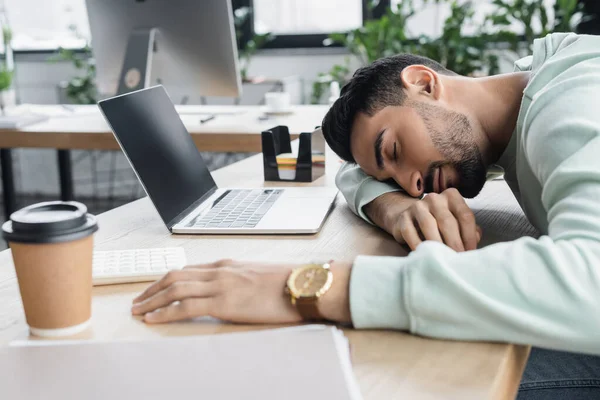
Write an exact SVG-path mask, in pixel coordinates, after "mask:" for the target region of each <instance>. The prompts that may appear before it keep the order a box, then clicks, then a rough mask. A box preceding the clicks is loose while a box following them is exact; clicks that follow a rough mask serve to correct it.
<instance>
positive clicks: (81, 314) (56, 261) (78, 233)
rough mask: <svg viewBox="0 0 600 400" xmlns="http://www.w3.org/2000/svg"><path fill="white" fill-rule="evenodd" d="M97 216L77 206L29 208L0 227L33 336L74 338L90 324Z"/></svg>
mask: <svg viewBox="0 0 600 400" xmlns="http://www.w3.org/2000/svg"><path fill="white" fill-rule="evenodd" d="M97 230H98V224H97V222H96V218H95V217H94V216H93V215H91V214H88V212H87V208H86V206H85V205H83V204H81V203H77V202H60V201H57V202H46V203H39V204H34V205H32V206H29V207H25V208H23V209H21V210H19V211H17V212H15V213H13V214H12V215H11V216H10V220H9V221H7V222H6V223H4V225H3V226H2V233H3V237H4V239H5V240H6V241H7V242H8V243H9V246H10V248H11V251H12V257H13V262H14V265H15V271H16V273H17V280H18V283H19V290H20V292H21V299H22V301H23V307H24V309H25V318H26V320H27V324H28V325H29V330H30V332H31V334H32V335H35V336H41V337H60V336H71V335H75V334H77V333H79V332H82V331H84V330H85V329H87V327H88V326H89V325H90V318H91V311H92V307H91V305H92V258H93V250H94V245H93V234H94V233H95V232H96V231H97Z"/></svg>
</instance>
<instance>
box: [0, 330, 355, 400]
mask: <svg viewBox="0 0 600 400" xmlns="http://www.w3.org/2000/svg"><path fill="white" fill-rule="evenodd" d="M0 371H2V374H0V388H2V389H1V392H2V398H6V399H23V400H30V399H44V400H58V399H60V400H75V399H77V400H79V399H86V400H100V399H102V400H104V399H111V400H118V399H128V400H130V399H144V400H165V399H177V400H191V399H194V400H196V399H236V400H237V399H261V400H269V399H278V400H279V399H287V400H306V399H313V400H316V399H351V400H359V399H361V395H360V392H359V389H358V385H357V383H356V381H355V379H354V376H353V373H352V367H351V362H350V352H349V346H348V341H347V339H346V338H345V336H344V335H343V333H342V332H341V331H340V330H338V329H336V328H332V327H325V326H315V327H312V328H306V327H304V328H300V329H297V328H284V329H275V330H267V331H255V332H244V333H231V334H222V335H210V336H192V337H171V338H162V339H151V340H143V341H138V340H122V341H111V342H108V341H106V342H103V341H23V342H16V343H13V344H12V345H10V346H8V347H4V348H0Z"/></svg>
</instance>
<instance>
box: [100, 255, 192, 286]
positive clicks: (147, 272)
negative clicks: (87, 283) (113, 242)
mask: <svg viewBox="0 0 600 400" xmlns="http://www.w3.org/2000/svg"><path fill="white" fill-rule="evenodd" d="M185 264H186V259H185V252H184V250H183V248H181V247H167V248H154V249H139V250H113V251H94V261H93V263H92V281H93V283H94V285H95V286H98V285H111V284H115V283H133V282H150V281H155V280H157V279H158V278H160V277H161V276H163V275H164V274H166V273H167V272H169V271H171V270H176V269H181V268H183V267H184V266H185Z"/></svg>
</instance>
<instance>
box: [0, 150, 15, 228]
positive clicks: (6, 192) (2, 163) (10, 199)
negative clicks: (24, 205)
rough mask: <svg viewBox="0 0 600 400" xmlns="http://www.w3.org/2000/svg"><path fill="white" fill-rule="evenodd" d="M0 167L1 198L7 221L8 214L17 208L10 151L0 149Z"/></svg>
mask: <svg viewBox="0 0 600 400" xmlns="http://www.w3.org/2000/svg"><path fill="white" fill-rule="evenodd" d="M0 167H1V168H2V197H3V200H4V215H5V217H6V219H7V220H8V218H9V217H10V214H12V213H13V212H14V211H15V209H16V208H17V199H16V194H15V177H14V173H13V163H12V150H11V149H0Z"/></svg>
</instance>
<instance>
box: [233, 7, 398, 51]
mask: <svg viewBox="0 0 600 400" xmlns="http://www.w3.org/2000/svg"><path fill="white" fill-rule="evenodd" d="M233 4H234V8H236V7H248V6H250V7H253V10H254V15H253V18H252V19H251V23H250V24H248V25H246V26H245V27H244V36H243V37H244V38H249V37H251V35H252V34H253V33H258V34H264V33H267V32H271V33H273V34H274V35H275V39H274V40H272V41H270V42H269V43H267V44H266V46H265V47H267V48H290V47H323V41H324V40H325V39H326V38H327V37H328V35H329V34H331V33H334V32H347V31H349V30H352V29H356V28H359V27H361V26H362V25H363V23H364V21H365V20H366V19H368V18H370V17H372V18H377V17H379V16H381V15H382V13H383V12H384V11H385V9H386V8H387V7H389V5H390V0H278V1H273V0H233ZM369 4H371V5H373V7H370V6H369Z"/></svg>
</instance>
